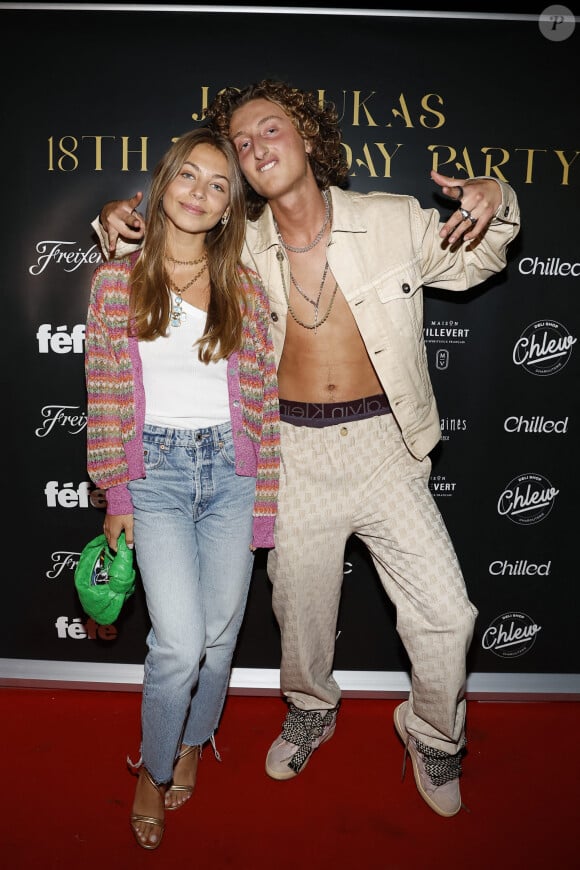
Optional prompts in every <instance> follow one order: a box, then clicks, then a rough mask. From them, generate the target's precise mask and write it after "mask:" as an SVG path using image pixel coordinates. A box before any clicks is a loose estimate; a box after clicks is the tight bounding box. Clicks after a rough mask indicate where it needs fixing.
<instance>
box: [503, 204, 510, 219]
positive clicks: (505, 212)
mask: <svg viewBox="0 0 580 870" xmlns="http://www.w3.org/2000/svg"><path fill="white" fill-rule="evenodd" d="M509 213H510V207H509V205H506V207H505V208H504V210H503V216H504V217H507V216H508V214H509Z"/></svg>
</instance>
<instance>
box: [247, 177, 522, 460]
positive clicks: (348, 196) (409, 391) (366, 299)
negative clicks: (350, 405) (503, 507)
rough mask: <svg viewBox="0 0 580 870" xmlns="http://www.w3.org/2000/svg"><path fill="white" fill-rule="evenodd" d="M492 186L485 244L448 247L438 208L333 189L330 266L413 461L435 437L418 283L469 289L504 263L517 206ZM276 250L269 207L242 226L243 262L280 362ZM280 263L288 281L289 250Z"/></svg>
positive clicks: (505, 190)
mask: <svg viewBox="0 0 580 870" xmlns="http://www.w3.org/2000/svg"><path fill="white" fill-rule="evenodd" d="M494 180H496V179H494ZM498 184H500V186H501V188H502V203H501V206H500V207H499V209H498V211H497V214H496V216H495V217H494V218H493V220H492V222H491V224H490V226H489V229H488V230H487V232H486V234H485V236H484V238H483V240H482V241H480V243H479V244H478V245H476V246H472V245H471V244H470V243H469V242H464V243H460V244H459V245H458V246H457V247H456V248H455V249H454V250H450V249H449V247H446V246H445V244H444V243H443V240H442V239H441V238H440V237H439V230H440V228H441V226H442V222H441V219H440V215H439V213H438V212H437V210H436V209H423V208H421V206H420V205H419V203H418V201H417V200H416V199H414V198H413V197H410V196H400V195H396V194H390V193H382V192H377V193H366V194H365V193H357V192H352V191H343V190H341V189H339V188H337V187H331V188H330V191H331V195H332V232H331V237H330V241H329V247H328V251H327V254H328V262H329V265H330V268H331V270H332V273H333V275H334V277H335V278H336V280H337V281H338V285H339V287H340V289H341V290H342V293H343V295H344V296H345V298H346V300H347V302H348V304H349V306H350V309H351V311H352V314H353V316H354V319H355V321H356V323H357V326H358V328H359V330H360V334H361V336H362V338H363V341H364V343H365V345H366V348H367V350H368V353H369V356H370V359H371V360H372V362H373V365H374V367H375V369H376V372H377V375H378V377H379V380H380V382H381V384H382V386H383V388H384V391H385V393H386V395H387V398H388V399H389V402H390V404H391V407H392V410H393V413H394V415H395V417H396V419H397V421H398V423H399V425H400V427H401V430H402V433H403V438H404V440H405V443H406V445H407V447H408V449H409V451H410V452H411V453H412V454H413V455H414V456H416V457H417V459H423V458H424V457H425V456H426V455H427V454H428V453H429V452H430V451H431V450H432V449H433V447H434V446H435V444H436V443H437V442H438V441H439V440H440V438H441V427H440V422H439V414H438V411H437V405H436V402H435V398H434V395H433V387H432V384H431V378H430V376H429V370H428V365H427V352H426V348H425V341H424V334H423V287H424V286H433V287H439V288H442V289H445V290H467V289H468V288H470V287H474V286H476V285H477V284H481V283H482V282H483V281H485V280H486V278H489V277H490V276H491V275H493V274H494V273H496V272H500V271H501V270H502V269H504V268H505V266H506V249H507V246H508V243H509V242H510V241H511V240H512V239H514V238H515V236H516V235H517V233H518V231H519V206H518V202H517V198H516V196H515V193H514V191H513V190H512V188H511V187H510V186H509V185H507V184H505V183H503V182H499V181H498ZM280 250H282V247H281V245H280V244H279V241H278V237H277V234H276V229H275V227H274V221H273V219H272V213H271V211H270V209H269V208H266V209H265V211H264V213H263V214H262V215H261V217H260V218H258V220H256V221H254V222H248V227H247V232H246V246H245V248H244V255H243V259H244V260H245V261H246V262H247V264H248V265H251V266H252V267H253V268H254V269H255V270H256V271H257V272H258V273H259V274H260V276H261V278H262V281H263V283H264V284H265V286H266V290H267V292H268V297H269V299H270V309H271V311H270V316H271V319H272V333H273V339H274V348H275V353H276V361H277V363H279V361H280V357H281V355H282V349H283V347H284V337H285V334H286V318H287V316H288V306H287V304H286V299H285V296H284V290H283V285H282V277H281V274H280V264H279V261H278V259H277V256H276V255H277V253H278V251H280ZM282 267H283V268H284V269H285V280H286V286H287V287H289V286H290V274H289V269H290V266H289V263H288V259H287V257H286V256H285V257H284V261H283V264H282Z"/></svg>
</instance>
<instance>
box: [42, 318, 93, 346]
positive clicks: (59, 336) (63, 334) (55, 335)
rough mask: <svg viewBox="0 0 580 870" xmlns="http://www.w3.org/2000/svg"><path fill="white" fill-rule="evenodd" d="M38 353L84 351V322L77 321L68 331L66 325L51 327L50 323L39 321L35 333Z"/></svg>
mask: <svg viewBox="0 0 580 870" xmlns="http://www.w3.org/2000/svg"><path fill="white" fill-rule="evenodd" d="M36 338H37V340H38V352H39V353H51V352H52V353H59V354H62V353H70V352H71V350H72V352H73V353H79V354H82V353H84V352H85V324H84V323H77V324H76V325H75V326H73V328H72V332H69V331H68V327H67V326H66V325H63V326H57V327H56V328H53V326H52V324H50V323H41V324H40V326H39V327H38V332H37V333H36Z"/></svg>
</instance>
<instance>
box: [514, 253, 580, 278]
mask: <svg viewBox="0 0 580 870" xmlns="http://www.w3.org/2000/svg"><path fill="white" fill-rule="evenodd" d="M518 271H519V273H520V275H534V276H536V275H540V276H541V277H542V278H543V277H549V278H579V277H580V262H578V261H577V260H576V262H574V263H571V262H569V261H568V260H562V258H561V257H546V259H545V260H543V259H542V258H541V257H522V259H521V260H520V262H519V264H518Z"/></svg>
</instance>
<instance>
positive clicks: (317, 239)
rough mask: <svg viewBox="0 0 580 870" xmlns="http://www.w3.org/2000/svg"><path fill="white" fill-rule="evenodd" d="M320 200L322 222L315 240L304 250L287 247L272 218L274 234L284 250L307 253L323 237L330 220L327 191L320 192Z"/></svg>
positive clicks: (291, 246)
mask: <svg viewBox="0 0 580 870" xmlns="http://www.w3.org/2000/svg"><path fill="white" fill-rule="evenodd" d="M322 198H323V199H324V221H323V223H322V226H321V228H320V231H319V232H318V234H317V236H316V238H315V239H313V240H312V241H311V242H310V244H309V245H306V246H305V247H304V248H295V247H294V245H289V244H288V242H285V241H284V239H283V238H282V233H281V232H280V230H279V229H278V224H277V223H276V218H274V226H275V228H276V233H277V235H278V238H279V240H280V244H281V245H282V247H283V248H286V250H287V251H292V253H293V254H305V253H306V252H307V251H311V250H312V248H315V247H316V245H317V244H318V242H319V241H320V239H321V238H322V236H323V235H324V231H325V229H326V227H327V226H328V221H329V220H330V197H329V195H328V191H327V190H323V191H322Z"/></svg>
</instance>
